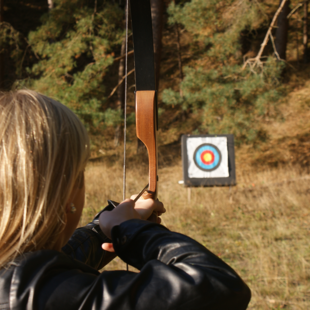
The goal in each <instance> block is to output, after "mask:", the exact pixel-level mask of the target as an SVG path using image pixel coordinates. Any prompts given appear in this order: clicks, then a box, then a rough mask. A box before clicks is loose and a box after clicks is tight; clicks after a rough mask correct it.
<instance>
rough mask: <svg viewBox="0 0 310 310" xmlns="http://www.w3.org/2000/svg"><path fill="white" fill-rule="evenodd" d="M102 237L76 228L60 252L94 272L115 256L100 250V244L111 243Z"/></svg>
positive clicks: (90, 231)
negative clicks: (92, 269)
mask: <svg viewBox="0 0 310 310" xmlns="http://www.w3.org/2000/svg"><path fill="white" fill-rule="evenodd" d="M90 224H91V223H90ZM90 224H88V226H90ZM94 229H95V228H94ZM102 235H103V233H102ZM104 237H105V238H103V237H100V236H99V235H98V233H96V232H95V231H94V230H92V229H91V228H86V227H81V228H78V229H76V230H75V232H74V233H73V235H72V236H71V238H70V240H69V241H68V243H67V244H66V245H65V246H64V247H63V248H62V252H63V253H65V254H66V255H68V256H70V257H72V258H74V259H76V260H78V261H80V262H82V263H84V264H87V265H88V266H90V267H92V268H94V269H96V270H100V269H102V268H103V267H104V266H105V265H107V264H108V263H109V262H110V261H111V260H112V259H113V258H115V256H116V254H114V253H110V252H107V251H104V250H103V249H102V247H101V245H102V243H105V242H112V241H111V240H110V239H109V238H108V237H106V236H104Z"/></svg>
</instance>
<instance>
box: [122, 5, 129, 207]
mask: <svg viewBox="0 0 310 310" xmlns="http://www.w3.org/2000/svg"><path fill="white" fill-rule="evenodd" d="M128 8H129V0H126V9H125V10H126V11H125V15H126V37H125V92H124V96H125V98H124V162H123V201H124V200H125V199H126V140H127V139H126V134H127V113H126V112H127V73H128Z"/></svg>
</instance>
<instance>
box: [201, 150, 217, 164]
mask: <svg viewBox="0 0 310 310" xmlns="http://www.w3.org/2000/svg"><path fill="white" fill-rule="evenodd" d="M200 159H201V161H202V162H203V163H204V164H205V165H211V164H212V163H213V162H214V154H213V152H211V151H204V152H202V153H201V155H200Z"/></svg>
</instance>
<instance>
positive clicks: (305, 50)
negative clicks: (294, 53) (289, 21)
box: [302, 1, 309, 64]
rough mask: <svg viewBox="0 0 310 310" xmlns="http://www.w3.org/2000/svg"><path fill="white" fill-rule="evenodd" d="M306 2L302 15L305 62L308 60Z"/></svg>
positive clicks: (306, 2)
mask: <svg viewBox="0 0 310 310" xmlns="http://www.w3.org/2000/svg"><path fill="white" fill-rule="evenodd" d="M308 2H309V1H305V2H304V17H303V40H302V41H303V42H302V43H303V46H304V55H303V62H304V63H305V64H306V63H308V62H309V50H308Z"/></svg>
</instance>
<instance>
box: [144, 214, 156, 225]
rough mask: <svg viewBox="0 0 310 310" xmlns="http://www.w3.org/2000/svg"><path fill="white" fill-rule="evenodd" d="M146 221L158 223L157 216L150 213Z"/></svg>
mask: <svg viewBox="0 0 310 310" xmlns="http://www.w3.org/2000/svg"><path fill="white" fill-rule="evenodd" d="M147 220H148V221H150V222H152V223H156V224H157V222H158V216H157V214H156V213H152V214H151V216H150V217H149V218H148V219H147Z"/></svg>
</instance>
